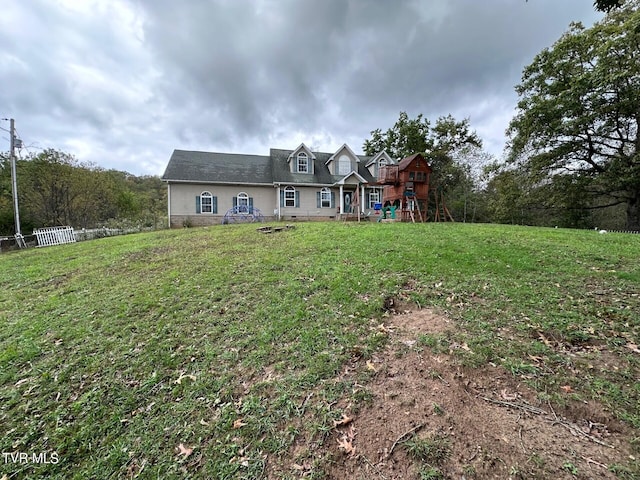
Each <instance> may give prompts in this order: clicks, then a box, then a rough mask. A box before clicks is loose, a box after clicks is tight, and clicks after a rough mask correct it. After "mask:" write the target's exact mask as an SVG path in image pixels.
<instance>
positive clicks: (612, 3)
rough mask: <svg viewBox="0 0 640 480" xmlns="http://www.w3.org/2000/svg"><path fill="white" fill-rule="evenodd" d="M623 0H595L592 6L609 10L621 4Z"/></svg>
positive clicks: (601, 9) (603, 10)
mask: <svg viewBox="0 0 640 480" xmlns="http://www.w3.org/2000/svg"><path fill="white" fill-rule="evenodd" d="M623 1H624V0H595V2H593V6H594V7H595V8H596V10H600V11H601V12H610V11H611V10H613V9H614V8H619V7H621V6H622V3H623Z"/></svg>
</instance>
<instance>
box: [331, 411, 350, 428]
mask: <svg viewBox="0 0 640 480" xmlns="http://www.w3.org/2000/svg"><path fill="white" fill-rule="evenodd" d="M351 422H353V418H351V417H347V416H346V415H345V414H344V413H343V414H342V418H341V419H340V420H334V421H333V428H336V427H341V426H343V425H349V424H350V423H351Z"/></svg>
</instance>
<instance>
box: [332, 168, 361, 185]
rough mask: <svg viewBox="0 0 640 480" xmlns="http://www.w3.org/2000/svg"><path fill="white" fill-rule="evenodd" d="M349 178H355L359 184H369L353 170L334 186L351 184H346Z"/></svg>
mask: <svg viewBox="0 0 640 480" xmlns="http://www.w3.org/2000/svg"><path fill="white" fill-rule="evenodd" d="M351 177H355V178H356V180H358V182H359V183H369V182H368V181H367V180H366V179H365V178H364V177H363V176H362V175H360V174H359V173H358V172H356V171H355V170H354V171H352V172H351V173H349V174H348V175H345V176H344V177H342V178H341V179H340V180H338V181H337V182H336V183H335V185H345V184H347V183H351V182H348V181H347V180H349V179H350V178H351Z"/></svg>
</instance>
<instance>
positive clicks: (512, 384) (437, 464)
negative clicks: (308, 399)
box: [280, 310, 632, 479]
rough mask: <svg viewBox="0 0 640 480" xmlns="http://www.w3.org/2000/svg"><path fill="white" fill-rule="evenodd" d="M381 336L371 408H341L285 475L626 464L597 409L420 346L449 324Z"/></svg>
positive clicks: (417, 322)
mask: <svg viewBox="0 0 640 480" xmlns="http://www.w3.org/2000/svg"><path fill="white" fill-rule="evenodd" d="M381 328H382V329H383V330H385V331H387V333H388V335H389V336H390V342H389V345H388V347H387V348H386V349H385V350H384V351H383V352H380V353H379V354H377V355H375V356H374V358H373V359H370V360H368V361H367V362H368V363H366V368H367V369H369V370H371V371H373V370H374V369H375V374H374V376H373V378H372V380H371V381H370V382H369V383H367V384H366V386H365V388H366V389H367V390H368V391H369V392H370V393H371V395H372V398H373V400H372V402H370V403H369V404H368V405H367V406H365V407H362V408H360V409H359V410H357V411H353V412H350V411H349V408H350V407H349V405H338V406H337V407H341V408H343V409H345V411H346V412H347V413H346V418H345V421H344V423H343V424H338V425H337V426H336V427H335V428H334V430H333V431H332V432H331V433H330V438H329V439H328V440H326V441H325V442H324V443H323V445H322V446H321V447H319V448H318V449H316V450H314V451H313V452H307V460H306V463H304V462H302V461H301V460H300V457H299V455H298V454H299V453H300V452H301V449H302V445H300V444H297V446H296V445H294V449H293V450H294V451H293V452H292V464H293V465H294V467H292V469H291V470H290V471H289V472H287V473H288V474H289V475H294V476H296V477H298V478H304V477H312V476H313V477H314V478H318V477H316V476H315V475H314V473H317V472H314V468H313V467H312V463H313V462H312V460H313V459H323V462H322V463H324V464H325V465H324V466H323V468H322V470H323V471H324V474H325V475H324V476H325V477H326V478H335V479H360V478H362V479H419V478H455V479H462V478H464V479H472V478H501V479H507V478H511V479H525V478H526V479H530V478H539V479H546V478H556V479H591V478H617V477H616V476H615V475H614V474H613V473H611V472H610V471H609V466H610V465H612V464H622V465H623V464H627V463H628V462H629V458H630V455H632V452H631V451H630V447H629V444H628V441H627V439H628V438H629V437H628V433H629V432H628V431H626V427H625V426H624V425H623V424H621V423H620V422H618V421H616V420H615V419H613V418H612V416H611V415H610V414H609V413H607V412H606V411H605V409H604V408H603V407H602V406H600V405H598V404H596V403H587V404H585V403H576V402H574V403H571V402H568V403H567V406H565V407H564V408H562V409H561V408H560V407H557V406H553V405H551V404H549V403H544V402H542V401H541V400H540V399H539V396H538V395H536V393H535V392H534V391H533V390H531V389H530V388H529V387H527V386H526V385H524V384H523V383H521V382H520V381H519V380H518V379H517V378H516V377H514V376H513V375H511V374H510V373H509V372H507V371H505V370H504V369H502V368H500V367H496V366H491V365H489V366H487V367H484V368H482V369H470V368H465V367H463V366H461V365H460V364H459V362H457V361H456V357H455V356H454V355H451V354H450V353H442V354H434V353H432V351H431V349H429V348H418V345H417V343H416V342H417V340H418V338H419V336H420V335H421V334H442V333H446V332H453V331H454V329H455V326H454V324H453V322H451V321H450V320H448V319H447V318H446V317H443V316H440V315H437V314H435V313H434V312H431V311H429V310H413V311H406V310H405V311H404V312H403V313H401V314H397V315H393V316H390V317H389V318H388V319H387V321H386V322H385V323H384V325H383V326H381ZM465 347H466V345H455V344H452V345H451V349H452V350H453V349H455V348H465ZM466 348H468V347H466ZM348 374H349V372H348V371H347V372H345V375H348ZM435 440H438V441H441V445H444V449H441V450H440V451H438V452H437V455H429V454H426V455H425V454H424V452H422V453H423V455H422V456H421V457H420V455H418V457H420V458H416V455H411V453H410V451H409V450H410V449H409V445H411V443H412V442H413V443H414V444H415V443H416V442H417V443H420V442H422V444H423V445H425V444H426V445H428V444H429V443H430V442H431V443H433V442H434V441H435ZM310 453H311V455H309V454H310ZM296 457H297V458H296ZM280 473H282V472H280ZM421 473H422V477H421ZM428 475H432V476H428Z"/></svg>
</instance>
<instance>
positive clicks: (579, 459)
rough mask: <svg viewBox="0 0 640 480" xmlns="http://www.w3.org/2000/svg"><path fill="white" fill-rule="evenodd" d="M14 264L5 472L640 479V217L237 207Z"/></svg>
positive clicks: (9, 294) (3, 361) (4, 355)
mask: <svg viewBox="0 0 640 480" xmlns="http://www.w3.org/2000/svg"><path fill="white" fill-rule="evenodd" d="M0 281H1V283H2V285H3V289H2V292H1V293H0V313H1V317H2V322H1V324H0V400H1V401H0V404H1V405H2V406H1V407H0V425H1V426H2V427H1V428H2V430H3V431H2V435H1V436H0V447H1V449H2V452H3V456H4V457H5V461H4V462H0V479H3V478H7V479H9V478H26V476H28V477H29V478H54V479H67V478H78V479H80V478H113V479H116V478H176V479H178V478H180V479H182V478H198V479H199V478H203V479H205V478H273V479H276V478H291V479H293V478H315V479H320V478H381V479H391V478H421V479H428V478H432V479H435V478H456V479H459V478H461V477H463V476H464V478H467V479H470V478H489V477H492V476H497V477H498V478H567V479H569V478H585V479H586V478H594V477H595V478H629V479H630V478H638V476H639V475H640V462H639V460H640V411H639V410H638V404H639V403H640V383H639V382H638V378H639V373H640V350H639V347H638V345H639V344H640V338H639V337H640V321H639V317H638V312H639V311H640V296H639V293H638V292H640V236H634V235H624V234H607V235H598V234H597V232H593V231H575V230H573V231H572V230H563V229H542V228H527V227H511V226H495V225H463V224H385V225H380V224H373V223H366V224H355V223H349V224H344V223H305V224H297V225H296V228H295V229H292V230H287V231H282V232H279V233H273V234H262V233H259V232H257V231H256V229H255V225H239V226H217V227H212V228H201V229H185V230H172V231H160V232H153V233H144V234H136V235H130V236H123V237H112V238H105V239H101V240H95V241H90V242H82V243H77V244H72V245H66V246H60V247H49V248H46V249H31V250H27V251H19V252H12V253H8V254H3V255H2V256H0ZM6 459H8V461H7V460H6ZM23 460H24V461H23Z"/></svg>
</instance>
